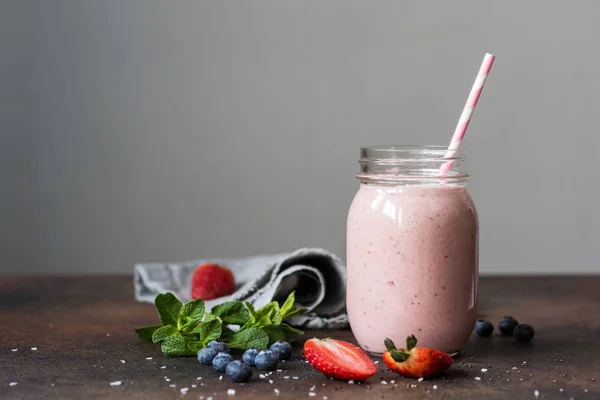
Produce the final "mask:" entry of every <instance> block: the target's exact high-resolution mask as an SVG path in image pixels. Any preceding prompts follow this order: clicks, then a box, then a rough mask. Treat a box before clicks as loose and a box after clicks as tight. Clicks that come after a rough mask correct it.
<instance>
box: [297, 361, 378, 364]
mask: <svg viewBox="0 0 600 400" xmlns="http://www.w3.org/2000/svg"><path fill="white" fill-rule="evenodd" d="M307 362H308V361H307ZM375 364H379V360H377V361H375Z"/></svg>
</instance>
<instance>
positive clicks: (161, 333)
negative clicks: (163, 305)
mask: <svg viewBox="0 0 600 400" xmlns="http://www.w3.org/2000/svg"><path fill="white" fill-rule="evenodd" d="M175 333H177V328H175V327H174V326H173V325H165V326H161V327H160V328H158V329H157V330H155V331H154V333H153V334H152V342H154V343H158V342H162V341H163V340H165V339H166V338H168V337H169V336H171V335H173V334H175Z"/></svg>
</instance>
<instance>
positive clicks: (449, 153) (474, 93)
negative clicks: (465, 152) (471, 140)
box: [440, 53, 496, 175]
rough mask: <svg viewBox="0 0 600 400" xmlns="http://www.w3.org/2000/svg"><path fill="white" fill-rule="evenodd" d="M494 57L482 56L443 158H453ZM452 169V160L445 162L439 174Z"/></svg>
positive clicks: (487, 54)
mask: <svg viewBox="0 0 600 400" xmlns="http://www.w3.org/2000/svg"><path fill="white" fill-rule="evenodd" d="M495 58H496V57H495V56H493V55H491V54H489V53H486V54H485V57H484V58H483V63H481V68H479V73H478V74H477V78H476V79H475V83H474V84H473V87H472V88H471V93H469V98H468V99H467V104H465V108H464V109H463V112H462V114H461V115H460V119H459V120H458V124H457V125H456V130H455V131H454V135H452V140H451V141H450V146H448V150H446V154H444V158H453V157H455V156H456V152H457V150H458V147H459V146H460V142H462V140H463V138H464V137H465V132H466V131H467V128H468V127H469V122H471V117H472V116H473V111H475V106H476V105H477V101H478V100H479V96H480V95H481V91H482V90H483V85H485V80H486V79H487V77H488V74H489V73H490V70H491V69H492V64H493V63H494V59H495ZM450 169H452V161H448V162H445V163H444V164H443V165H442V166H441V167H440V175H444V174H447V173H448V172H450Z"/></svg>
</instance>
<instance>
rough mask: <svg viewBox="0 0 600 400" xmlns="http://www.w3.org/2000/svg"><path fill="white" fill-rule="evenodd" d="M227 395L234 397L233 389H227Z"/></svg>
mask: <svg viewBox="0 0 600 400" xmlns="http://www.w3.org/2000/svg"><path fill="white" fill-rule="evenodd" d="M227 394H228V395H230V396H235V389H227Z"/></svg>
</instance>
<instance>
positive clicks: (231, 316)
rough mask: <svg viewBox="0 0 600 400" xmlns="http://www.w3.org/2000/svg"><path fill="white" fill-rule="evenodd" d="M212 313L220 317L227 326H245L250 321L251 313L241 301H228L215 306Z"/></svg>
mask: <svg viewBox="0 0 600 400" xmlns="http://www.w3.org/2000/svg"><path fill="white" fill-rule="evenodd" d="M210 312H211V313H212V314H214V315H216V316H218V317H220V318H221V319H222V320H223V322H225V323H226V324H232V325H244V324H245V323H246V322H248V320H249V319H250V312H249V311H248V309H247V308H246V307H245V306H244V303H242V302H241V301H228V302H226V303H223V304H219V305H217V306H214V307H213V308H212V310H210Z"/></svg>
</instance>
